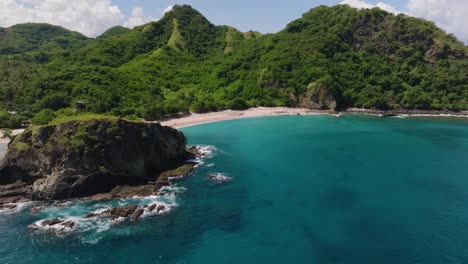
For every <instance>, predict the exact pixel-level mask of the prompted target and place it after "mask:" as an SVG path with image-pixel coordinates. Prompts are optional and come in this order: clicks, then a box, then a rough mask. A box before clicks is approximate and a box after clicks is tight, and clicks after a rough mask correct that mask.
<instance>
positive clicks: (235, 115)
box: [0, 107, 468, 144]
mask: <svg viewBox="0 0 468 264" xmlns="http://www.w3.org/2000/svg"><path fill="white" fill-rule="evenodd" d="M349 114H358V115H373V116H381V117H392V116H401V117H456V118H468V111H460V112H453V111H436V110H374V109H364V108H348V109H346V110H344V111H341V112H335V111H331V110H312V109H307V108H290V107H255V108H249V109H246V110H224V111H219V112H209V113H190V114H188V115H186V116H178V117H173V118H169V119H166V120H162V121H151V123H155V122H160V123H161V125H163V126H169V127H173V128H177V129H179V128H184V127H190V126H196V125H202V124H208V123H214V122H221V121H227V120H234V119H241V118H250V117H267V116H287V115H291V116H292V115H333V116H337V117H339V116H340V115H349ZM23 131H24V129H14V130H12V134H13V135H18V134H20V133H22V132H23ZM2 136H3V131H2V130H0V144H8V143H9V142H10V139H8V138H1V137H2Z"/></svg>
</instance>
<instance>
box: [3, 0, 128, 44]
mask: <svg viewBox="0 0 468 264" xmlns="http://www.w3.org/2000/svg"><path fill="white" fill-rule="evenodd" d="M123 19H124V15H123V14H122V12H121V10H120V8H119V7H118V6H116V5H113V4H112V2H111V0H80V1H66V0H23V1H20V0H1V1H0V26H3V27H8V26H12V25H14V24H18V23H25V22H45V23H50V24H54V25H59V26H62V27H65V28H68V29H71V30H76V31H79V32H81V33H83V34H85V35H88V36H97V35H98V34H100V33H102V32H103V31H104V30H106V29H108V28H110V27H112V26H115V25H118V24H121V23H122V20H123Z"/></svg>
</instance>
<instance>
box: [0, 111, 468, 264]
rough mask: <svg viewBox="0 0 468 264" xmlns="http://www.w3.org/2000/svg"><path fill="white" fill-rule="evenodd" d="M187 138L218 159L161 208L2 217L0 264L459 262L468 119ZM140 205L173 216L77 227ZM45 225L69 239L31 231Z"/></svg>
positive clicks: (206, 128) (52, 210) (466, 230)
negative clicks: (72, 227)
mask: <svg viewBox="0 0 468 264" xmlns="http://www.w3.org/2000/svg"><path fill="white" fill-rule="evenodd" d="M183 131H184V133H185V134H186V136H187V137H188V138H189V144H201V145H209V146H214V148H215V149H214V148H213V149H212V148H207V149H208V150H210V149H212V153H211V155H209V156H208V157H207V158H205V159H204V160H203V162H204V164H203V165H201V166H200V167H199V168H198V169H197V171H196V172H195V173H194V175H193V176H192V177H189V178H185V179H182V180H178V181H177V182H176V185H175V186H173V187H171V188H168V189H167V190H165V192H167V193H168V195H166V196H165V197H150V198H145V199H134V200H131V201H129V200H116V201H111V202H108V203H106V204H94V203H91V202H87V203H66V204H55V205H53V206H51V207H47V208H45V209H44V210H42V211H39V212H31V208H32V207H34V206H37V205H28V204H26V205H23V207H22V208H23V209H22V210H20V211H19V212H3V213H0V245H1V246H0V263H285V262H286V263H320V264H326V263H380V264H385V263H398V264H403V263H412V264H414V263H421V264H423V263H424V264H428V263H444V264H451V263H468V121H467V120H437V119H410V118H407V119H399V118H378V117H371V116H344V117H340V118H336V117H333V116H285V117H266V118H250V119H241V120H232V121H226V122H219V123H211V124H205V125H200V126H194V127H188V128H184V129H183ZM0 148H1V147H0ZM0 151H1V150H0ZM213 173H220V174H221V175H225V176H228V177H230V178H231V181H229V182H225V183H216V182H212V181H210V180H209V179H208V178H207V176H208V175H210V174H213ZM149 201H151V202H154V201H158V202H160V203H165V204H167V205H169V208H171V210H170V212H168V213H167V214H164V215H157V216H148V217H145V218H143V219H142V220H141V221H140V223H138V224H133V223H130V222H120V223H109V222H90V221H85V220H83V219H81V218H80V216H81V215H83V214H86V212H88V211H90V210H101V209H103V208H107V207H110V206H114V205H119V204H125V203H135V202H137V203H140V204H144V203H147V202H149ZM50 217H62V218H70V219H74V220H76V221H77V222H78V223H79V225H80V226H79V229H78V230H77V231H75V232H72V233H69V234H62V233H57V234H56V233H54V232H53V231H48V232H46V231H32V230H31V229H30V228H28V226H29V225H31V224H33V223H34V222H36V221H38V220H40V219H44V218H50ZM91 221H92V220H91Z"/></svg>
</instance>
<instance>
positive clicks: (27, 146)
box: [0, 118, 196, 207]
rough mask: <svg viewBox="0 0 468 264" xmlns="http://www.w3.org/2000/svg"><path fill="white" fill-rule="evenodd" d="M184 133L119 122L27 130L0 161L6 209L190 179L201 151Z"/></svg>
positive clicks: (151, 190)
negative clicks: (189, 143) (17, 204)
mask: <svg viewBox="0 0 468 264" xmlns="http://www.w3.org/2000/svg"><path fill="white" fill-rule="evenodd" d="M186 143H187V140H186V138H185V136H184V135H183V133H182V132H180V131H178V130H176V129H173V128H170V127H165V126H161V125H159V124H149V123H142V122H131V121H126V120H123V119H118V118H115V119H114V118H109V119H93V120H76V121H68V122H64V123H60V124H56V125H48V126H37V127H30V128H28V129H26V130H25V131H24V132H23V133H22V134H19V135H17V136H15V137H14V138H13V140H12V141H11V142H10V144H9V147H8V152H7V153H6V156H5V158H4V159H3V160H2V161H1V162H0V207H5V206H11V205H9V204H10V203H12V202H16V201H24V200H43V201H50V200H63V199H73V198H89V199H95V200H102V199H111V198H116V197H133V196H139V195H141V196H145V195H153V194H156V193H158V190H159V189H160V188H161V187H162V186H166V185H168V184H169V183H168V178H169V177H176V176H181V175H188V174H190V173H191V171H192V169H193V168H194V166H195V163H192V162H187V160H189V159H191V158H193V157H194V156H195V154H196V151H193V149H192V152H190V151H189V150H187V149H186Z"/></svg>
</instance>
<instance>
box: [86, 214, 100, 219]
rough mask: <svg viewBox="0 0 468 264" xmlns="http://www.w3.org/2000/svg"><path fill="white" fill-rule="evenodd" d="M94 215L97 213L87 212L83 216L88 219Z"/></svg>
mask: <svg viewBox="0 0 468 264" xmlns="http://www.w3.org/2000/svg"><path fill="white" fill-rule="evenodd" d="M96 216H97V214H95V213H89V214H87V215H85V217H84V218H85V219H89V218H93V217H96Z"/></svg>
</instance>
